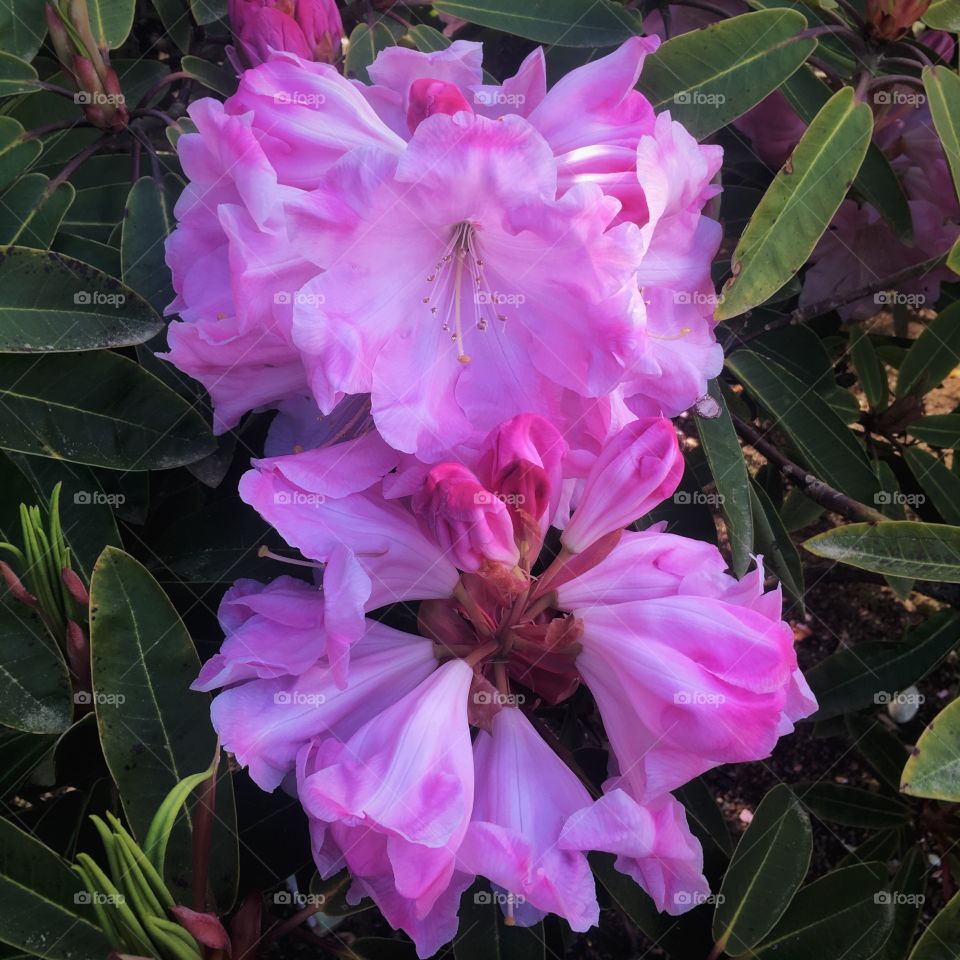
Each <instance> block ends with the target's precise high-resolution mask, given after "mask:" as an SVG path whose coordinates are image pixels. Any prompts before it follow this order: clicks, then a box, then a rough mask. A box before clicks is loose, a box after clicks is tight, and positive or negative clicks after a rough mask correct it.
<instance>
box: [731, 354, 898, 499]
mask: <svg viewBox="0 0 960 960" xmlns="http://www.w3.org/2000/svg"><path fill="white" fill-rule="evenodd" d="M727 366H728V368H729V369H730V370H731V371H732V372H733V373H734V374H735V375H736V376H737V378H738V379H739V380H740V382H741V383H742V384H743V385H744V387H746V389H747V391H748V392H749V393H750V394H752V395H753V397H754V398H756V400H758V401H759V402H760V404H761V405H762V406H763V407H764V408H766V410H767V411H768V412H769V413H770V414H771V416H772V417H773V419H774V421H775V422H776V424H777V426H778V427H779V428H780V429H782V430H783V431H784V432H785V433H786V434H787V435H788V436H789V438H790V440H791V441H792V443H793V444H794V446H796V448H797V451H798V453H799V454H800V456H801V457H802V459H803V461H804V463H805V465H806V466H807V467H808V468H809V469H810V471H811V472H812V473H813V474H814V475H815V476H816V477H818V478H819V479H821V480H824V481H826V482H827V483H829V484H830V485H831V486H833V487H836V488H837V489H839V490H841V491H843V492H844V493H846V494H848V495H849V496H851V497H853V498H854V499H856V500H859V501H861V502H862V503H867V504H872V503H873V498H874V495H875V494H876V493H877V492H878V490H879V484H878V481H877V477H876V475H875V474H874V472H873V470H871V469H870V464H869V462H868V461H867V458H866V455H865V454H864V452H863V449H862V448H861V446H860V445H859V443H858V442H857V441H856V439H855V438H854V435H853V433H851V431H850V430H849V428H848V427H847V426H846V425H845V424H844V423H843V421H842V420H841V419H840V418H839V417H838V416H837V414H836V413H834V411H833V409H832V408H831V407H830V405H829V404H828V403H826V401H824V400H823V399H822V398H821V397H820V396H819V395H818V394H817V393H815V392H814V391H813V390H811V389H810V388H809V387H807V386H806V385H805V384H803V383H802V382H801V381H799V380H798V379H797V378H796V377H794V376H793V375H792V374H790V373H789V372H788V371H787V370H785V369H784V368H783V367H781V366H780V365H779V364H777V363H773V362H771V361H769V360H767V359H765V358H764V357H761V356H760V355H758V354H756V353H753V352H752V351H750V350H737V351H736V353H734V354H733V356H731V357H729V358H728V359H727Z"/></svg>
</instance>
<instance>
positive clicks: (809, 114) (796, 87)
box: [780, 67, 913, 242]
mask: <svg viewBox="0 0 960 960" xmlns="http://www.w3.org/2000/svg"><path fill="white" fill-rule="evenodd" d="M780 90H781V92H782V93H783V95H784V96H785V97H786V98H787V100H788V101H789V102H790V105H791V106H792V107H793V108H794V110H796V111H797V113H798V114H799V116H800V118H801V119H802V120H803V122H804V123H810V122H811V121H812V120H813V118H814V117H815V116H816V115H817V112H818V111H819V110H820V108H821V107H822V106H823V105H824V104H825V103H826V102H827V101H828V100H829V99H830V96H831V94H832V93H833V91H832V90H831V89H830V87H828V86H827V85H826V84H825V83H824V82H823V81H822V80H821V79H820V78H819V77H818V76H817V75H816V74H815V73H813V71H812V70H811V69H809V68H807V67H804V68H803V69H802V70H798V71H797V72H796V73H795V74H794V75H793V76H792V77H790V78H789V79H788V80H787V81H786V82H785V83H784V84H783V86H782V87H781V88H780ZM853 186H854V189H855V190H856V191H857V192H858V193H859V194H860V195H861V196H862V197H863V198H864V200H866V201H867V202H868V203H871V204H873V206H874V207H876V208H877V210H879V211H880V213H881V214H882V216H883V219H884V220H886V221H887V223H888V224H889V225H890V227H891V229H892V230H893V232H894V233H896V234H897V236H899V237H900V238H901V239H903V240H905V241H908V242H909V241H910V239H911V238H912V237H913V218H912V217H911V215H910V207H909V205H908V203H907V195H906V194H905V193H904V191H903V187H902V186H901V184H900V180H899V178H898V177H897V175H896V173H894V171H893V167H891V166H890V161H889V160H888V159H887V158H886V156H884V153H883V151H882V150H881V149H880V148H879V147H878V146H877V145H876V144H875V143H871V144H870V146H869V147H868V148H867V155H866V157H864V160H863V166H862V167H861V168H860V172H859V173H858V174H857V179H856V180H854V182H853Z"/></svg>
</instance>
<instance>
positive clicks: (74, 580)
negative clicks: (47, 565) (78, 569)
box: [60, 567, 90, 607]
mask: <svg viewBox="0 0 960 960" xmlns="http://www.w3.org/2000/svg"><path fill="white" fill-rule="evenodd" d="M60 578H61V579H62V580H63V585H64V586H65V587H66V588H67V590H68V591H69V593H70V596H71V597H73V599H74V600H76V601H77V603H79V604H80V606H81V607H86V606H87V604H88V603H90V594H89V593H87V588H86V587H85V586H84V583H83V581H82V580H81V579H80V577H78V576H77V574H76V573H75V572H74V571H73V570H71V569H70V568H69V567H64V568H63V570H61V571H60Z"/></svg>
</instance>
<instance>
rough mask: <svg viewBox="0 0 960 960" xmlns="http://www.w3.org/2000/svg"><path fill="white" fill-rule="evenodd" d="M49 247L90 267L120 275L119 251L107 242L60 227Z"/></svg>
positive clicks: (111, 274)
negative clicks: (81, 235) (78, 234)
mask: <svg viewBox="0 0 960 960" xmlns="http://www.w3.org/2000/svg"><path fill="white" fill-rule="evenodd" d="M50 249H51V250H56V251H57V253H62V254H64V255H65V256H68V257H73V259H74V260H81V261H82V262H83V263H89V264H90V266H91V267H96V268H97V269H98V270H102V271H103V272H104V273H106V274H108V275H109V276H111V277H119V276H120V270H121V267H120V251H119V250H118V249H117V248H116V247H111V246H110V245H109V244H106V243H100V241H99V240H91V239H90V238H89V237H80V236H77V235H76V234H73V233H67V232H66V231H65V230H64V229H63V228H62V227H61V229H60V231H59V232H58V233H57V235H56V236H55V237H54V238H53V243H52V244H50Z"/></svg>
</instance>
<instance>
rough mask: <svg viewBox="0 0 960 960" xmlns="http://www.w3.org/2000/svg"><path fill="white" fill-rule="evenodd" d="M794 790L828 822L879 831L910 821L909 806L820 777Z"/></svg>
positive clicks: (805, 804)
mask: <svg viewBox="0 0 960 960" xmlns="http://www.w3.org/2000/svg"><path fill="white" fill-rule="evenodd" d="M794 789H795V790H796V791H797V793H798V794H799V796H800V800H801V802H802V803H803V805H804V806H805V807H806V808H807V809H808V810H809V811H810V812H811V813H812V814H814V815H815V816H817V817H819V818H820V819H821V820H826V821H827V822H828V823H841V824H844V825H845V826H848V827H864V828H868V829H872V830H883V829H886V828H889V827H902V826H903V825H904V824H906V823H908V822H909V820H910V808H909V807H908V806H907V805H906V804H905V803H901V802H900V801H899V800H897V799H896V798H895V797H890V796H884V795H883V794H881V793H873V792H872V791H870V790H861V789H860V788H859V787H850V786H847V785H846V784H842V783H832V782H830V781H829V780H822V781H820V782H819V783H810V784H798V785H797V786H796V787H795V788H794Z"/></svg>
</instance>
